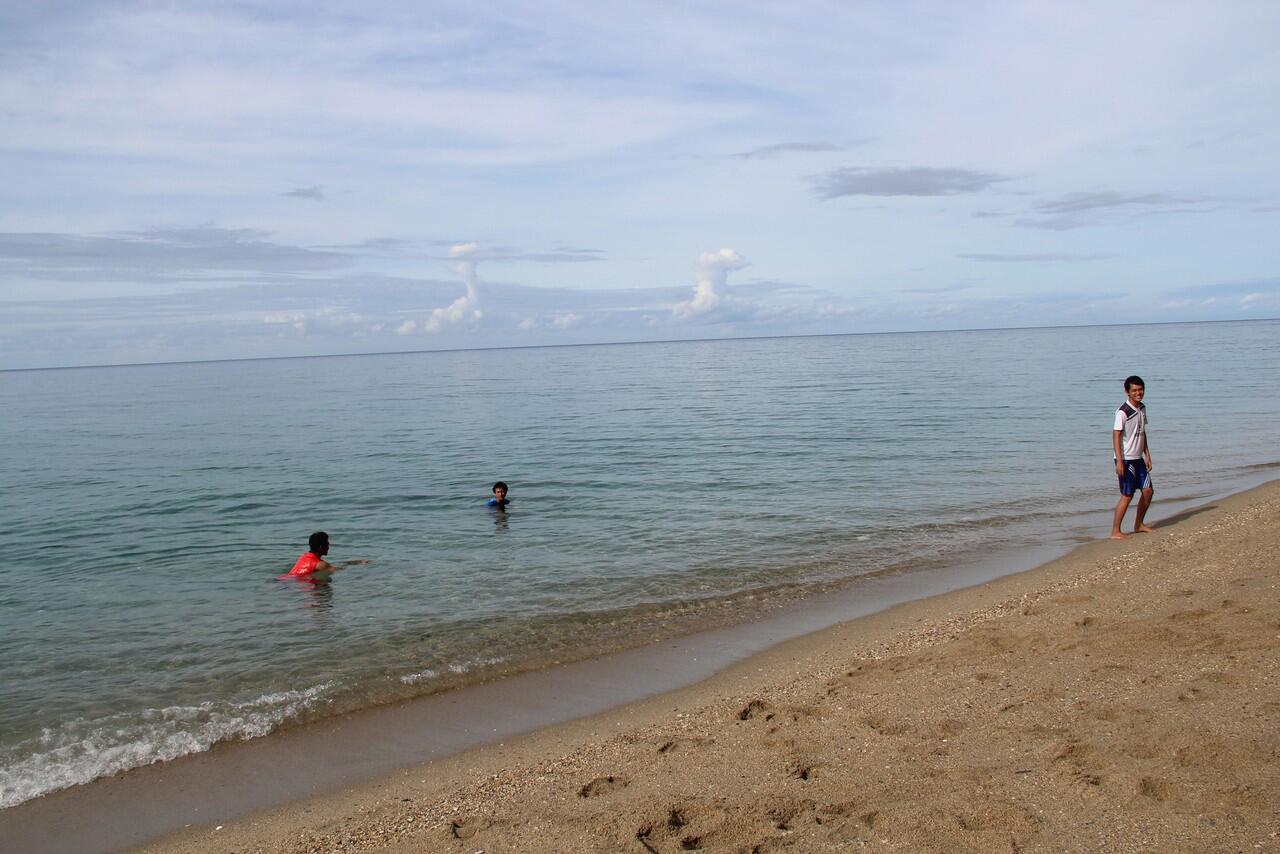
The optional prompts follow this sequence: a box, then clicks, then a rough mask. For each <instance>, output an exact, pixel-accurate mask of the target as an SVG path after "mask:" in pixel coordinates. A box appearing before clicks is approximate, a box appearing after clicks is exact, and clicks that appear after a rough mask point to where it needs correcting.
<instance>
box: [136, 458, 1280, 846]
mask: <svg viewBox="0 0 1280 854" xmlns="http://www.w3.org/2000/svg"><path fill="white" fill-rule="evenodd" d="M1157 509H1158V505H1157ZM1100 522H1105V520H1100ZM1278 554H1280V484H1277V483H1272V484H1269V485H1267V486H1264V487H1262V488H1260V489H1258V490H1254V491H1252V492H1250V493H1247V494H1245V495H1242V496H1236V497H1234V498H1232V499H1228V500H1227V501H1224V502H1220V503H1219V505H1218V506H1215V507H1210V508H1206V509H1205V510H1203V511H1201V512H1197V513H1193V514H1189V515H1188V518H1186V519H1184V520H1182V521H1180V522H1178V523H1177V524H1174V525H1172V526H1165V527H1163V528H1162V529H1161V530H1160V531H1159V532H1157V533H1156V534H1154V535H1150V536H1145V537H1140V538H1134V539H1132V540H1129V541H1126V542H1120V543H1110V542H1100V543H1096V544H1092V545H1089V546H1086V547H1085V548H1083V549H1081V550H1079V551H1077V552H1076V553H1074V554H1072V555H1071V556H1069V557H1067V558H1064V559H1063V560H1060V561H1055V562H1054V563H1052V564H1050V565H1048V566H1046V567H1043V568H1041V569H1038V570H1035V571H1033V572H1030V573H1024V574H1022V575H1020V576H1016V577H1013V578H1008V579H1002V580H1000V581H998V582H995V583H992V584H988V585H984V586H982V587H980V588H974V589H971V590H967V591H961V592H959V593H955V594H949V595H947V596H943V597H938V598H936V599H932V600H927V601H924V602H918V603H912V604H910V605H906V606H902V607H900V608H896V609H894V610H893V611H891V612H887V613H885V614H881V615H877V616H875V617H871V618H867V619H864V620H858V621H855V622H853V623H850V624H847V625H844V626H840V627H836V628H834V629H831V630H828V631H825V632H822V633H819V634H817V635H814V636H810V637H808V638H804V639H801V640H799V641H795V642H792V643H789V644H786V645H784V646H782V647H780V648H778V649H776V650H773V651H771V652H769V653H767V654H765V655H763V656H759V657H757V658H755V659H752V660H751V661H750V662H748V663H746V664H744V665H741V666H738V667H735V668H732V669H731V670H730V671H728V672H726V673H724V674H722V675H720V676H718V677H716V678H715V679H712V680H710V681H708V682H706V683H703V684H701V685H698V686H695V687H694V688H691V689H687V690H685V691H680V692H676V693H674V694H671V695H667V696H664V697H660V698H656V699H654V700H652V701H647V702H645V703H641V704H637V705H635V706H633V707H628V708H627V709H624V710H620V711H618V712H614V713H612V714H608V715H602V716H597V717H596V718H593V719H590V720H586V721H580V722H576V723H574V724H570V725H566V726H564V727H558V728H556V729H554V730H551V731H547V732H544V733H539V734H536V735H533V736H530V737H528V738H526V739H524V740H522V741H520V742H519V743H515V744H509V745H499V746H494V747H491V748H486V749H484V750H480V751H475V752H473V753H471V754H467V755H464V756H460V757H456V758H455V759H451V760H448V761H446V762H437V763H433V764H431V765H427V766H423V767H420V768H418V769H414V770H412V771H409V772H405V773H403V774H399V775H396V776H395V777H393V778H391V779H389V780H385V781H381V782H379V783H377V784H375V785H371V786H368V787H364V788H362V789H359V790H355V791H352V792H348V793H345V794H343V795H341V796H339V797H336V798H326V799H318V800H317V801H313V802H310V803H305V804H299V805H295V806H293V807H289V808H286V809H284V810H280V811H276V812H274V813H270V814H267V815H262V816H258V817H255V818H254V819H251V820H248V821H246V822H244V823H241V824H239V825H237V826H234V827H227V828H224V829H222V830H218V831H214V830H212V829H208V828H206V829H196V830H193V831H191V832H189V833H188V834H187V835H186V836H183V837H179V838H175V839H170V840H167V841H166V842H164V843H163V844H161V845H158V846H155V850H179V851H210V850H217V851H230V850H234V851H336V850H344V851H363V850H388V851H395V852H410V851H467V852H475V851H485V852H489V854H492V852H515V851H521V852H525V851H635V852H645V851H651V852H659V851H660V852H666V851H685V850H714V851H743V852H752V851H761V852H764V851H782V850H789V851H835V850H862V849H870V850H886V851H887V850H896V851H975V852H1000V851H1010V852H1013V851H1259V850H1264V851H1265V850H1269V851H1280V668H1278V667H1277V658H1278V651H1280V596H1278V593H1280V591H1278V587H1277V585H1278V583H1280V566H1278V563H1280V561H1278V560H1277V555H1278Z"/></svg>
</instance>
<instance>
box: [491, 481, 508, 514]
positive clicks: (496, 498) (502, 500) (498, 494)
mask: <svg viewBox="0 0 1280 854" xmlns="http://www.w3.org/2000/svg"><path fill="white" fill-rule="evenodd" d="M510 503H511V502H510V501H509V500H507V485H506V484H505V483H503V482H502V481H498V482H497V483H495V484H494V485H493V497H492V498H490V499H489V500H488V502H487V503H486V504H485V506H486V507H493V508H495V509H497V510H506V509H507V505H508V504H510Z"/></svg>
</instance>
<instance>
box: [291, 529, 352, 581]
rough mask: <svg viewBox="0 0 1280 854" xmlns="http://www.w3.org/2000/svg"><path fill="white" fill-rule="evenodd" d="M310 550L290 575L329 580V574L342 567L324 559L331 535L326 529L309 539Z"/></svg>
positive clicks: (299, 559) (306, 578)
mask: <svg viewBox="0 0 1280 854" xmlns="http://www.w3.org/2000/svg"><path fill="white" fill-rule="evenodd" d="M307 548H308V549H309V551H308V552H307V553H306V554H304V555H302V557H300V558H298V561H297V563H295V564H294V565H293V569H291V570H289V575H291V576H293V577H294V578H298V579H301V580H303V581H327V580H328V579H329V576H331V575H333V573H335V572H337V571H338V570H339V569H341V568H342V567H339V566H334V565H333V564H331V563H329V562H328V561H327V560H325V559H324V556H325V555H327V554H328V553H329V535H328V534H326V533H325V532H324V531H316V532H315V533H314V534H312V535H311V537H310V539H308V540H307Z"/></svg>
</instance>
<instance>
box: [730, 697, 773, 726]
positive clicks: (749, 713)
mask: <svg viewBox="0 0 1280 854" xmlns="http://www.w3.org/2000/svg"><path fill="white" fill-rule="evenodd" d="M772 709H773V706H770V705H769V704H768V703H766V702H765V701H764V700H752V701H751V702H750V703H747V704H746V705H745V706H743V707H742V711H740V712H738V720H740V721H749V720H752V719H753V718H759V717H763V718H764V719H765V720H766V721H767V720H772V719H773V713H772V711H771V710H772Z"/></svg>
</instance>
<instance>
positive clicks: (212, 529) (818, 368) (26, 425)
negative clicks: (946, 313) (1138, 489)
mask: <svg viewBox="0 0 1280 854" xmlns="http://www.w3.org/2000/svg"><path fill="white" fill-rule="evenodd" d="M1131 373H1136V374H1139V375H1141V376H1142V377H1143V378H1144V380H1145V382H1146V389H1147V406H1148V412H1149V420H1150V437H1151V445H1152V452H1153V457H1154V463H1155V465H1154V473H1153V474H1154V482H1155V486H1156V502H1155V505H1154V507H1153V510H1152V512H1151V519H1152V520H1154V521H1156V522H1157V523H1158V522H1159V520H1160V518H1161V517H1162V515H1165V514H1166V513H1167V512H1168V511H1167V510H1165V511H1163V512H1162V506H1161V505H1162V503H1164V506H1165V507H1166V508H1167V507H1170V506H1172V505H1173V503H1175V502H1182V503H1183V504H1187V503H1188V502H1192V503H1194V502H1196V501H1208V500H1211V499H1212V498H1214V497H1215V496H1221V495H1224V494H1227V493H1230V492H1235V491H1238V490H1241V489H1244V488H1246V487H1248V486H1252V485H1255V484H1257V483H1261V482H1263V481H1265V480H1268V479H1271V478H1274V477H1276V476H1277V472H1278V471H1280V451H1278V450H1277V449H1280V393H1277V391H1276V390H1277V389H1280V321H1250V322H1238V323H1237V322H1219V323H1191V324H1164V325H1137V326H1107V327H1072V328H1038V329H1011V330H983V331H956V332H921V333H901V334H864V335H843V336H820V337H796V338H769V339H742V340H715V341H683V342H665V343H642V344H617V345H600V346H575V347H547V348H529V349H505V350H474V351H454V352H420V353H399V354H389V355H368V356H335V357H322V358H296V359H268V360H246V361H224V362H204V363H182V364H161V365H133V366H121V367H102V368H75V369H57V370H31V371H8V372H2V373H0V407H2V411H3V413H4V415H3V419H2V426H0V438H2V439H3V441H2V442H0V471H2V472H3V482H2V483H0V490H2V494H3V500H2V501H0V543H2V544H3V549H2V551H0V808H3V807H10V806H13V805H15V804H18V803H21V802H23V801H26V800H29V799H32V798H36V797H39V796H41V795H43V794H46V793H49V792H52V791H55V790H57V789H61V788H65V787H68V786H73V785H77V784H82V783H86V782H89V781H91V780H94V779H95V778H98V777H102V776H106V775H112V774H116V773H118V772H121V771H125V770H128V769H130V768H134V767H137V766H142V765H147V764H150V763H153V762H157V761H162V760H168V759H173V758H175V757H179V756H182V755H184V754H190V753H196V752H200V751H205V750H208V749H209V748H210V747H211V746H212V745H214V744H216V743H218V742H220V741H224V740H229V739H247V738H254V737H261V736H266V735H268V734H269V733H271V732H272V731H274V730H277V729H279V728H282V727H291V726H295V725H298V724H301V723H304V722H307V721H312V720H315V719H317V718H321V717H325V716H330V715H336V714H341V713H346V712H352V711H356V710H360V709H363V708H366V707H370V706H376V705H379V704H385V703H391V702H395V701H399V700H403V699H406V698H410V697H415V696H419V695H424V694H429V693H435V692H441V691H448V690H451V689H454V688H457V687H459V686H462V685H466V684H470V683H474V682H477V681H481V680H489V679H494V678H498V677H501V676H502V675H504V674H509V673H514V672H518V671H522V670H529V669H533V668H540V667H545V666H547V665H549V664H552V663H555V662H564V661H571V660H576V659H582V658H585V657H590V656H594V655H599V654H601V653H603V652H606V651H610V650H614V649H618V648H622V647H627V646H634V645H637V644H641V643H645V642H649V641H653V640H657V639H661V638H665V637H671V636H675V635H679V634H684V633H688V632H692V631H696V630H698V629H700V628H706V627H710V626H715V625H720V624H724V623H728V622H736V621H743V620H749V619H751V618H752V617H753V616H755V615H758V614H761V613H763V612H765V611H767V610H769V609H770V608H774V607H777V606H778V603H781V602H787V603H795V602H796V601H797V600H803V598H804V597H805V596H807V595H810V594H812V593H814V592H815V591H819V590H827V589H830V588H831V587H833V586H845V587H850V586H851V587H852V589H854V590H855V591H856V585H857V584H858V579H859V578H864V577H866V576H872V575H876V574H878V573H886V572H893V573H910V572H912V571H913V570H914V569H920V568H926V567H927V568H930V569H931V571H932V570H936V569H937V568H939V567H943V568H945V567H946V566H948V565H949V564H950V563H952V562H959V561H962V560H970V561H971V560H973V559H974V557H975V556H978V557H979V558H981V556H983V555H987V554H995V553H998V552H1008V551H1010V550H1013V551H1016V550H1018V549H1019V548H1025V547H1026V546H1028V544H1035V545H1037V546H1043V545H1051V546H1058V547H1061V548H1062V549H1063V550H1066V549H1068V548H1070V547H1071V546H1072V545H1074V544H1076V543H1080V542H1084V541H1088V540H1093V539H1098V538H1101V537H1105V536H1106V535H1107V534H1108V532H1109V527H1110V514H1111V510H1112V508H1113V507H1114V504H1115V500H1116V485H1115V484H1116V481H1115V474H1114V468H1113V463H1112V459H1111V427H1112V418H1113V415H1114V411H1115V409H1116V407H1117V406H1118V405H1119V404H1120V403H1121V402H1122V401H1123V399H1124V395H1123V388H1122V381H1123V379H1124V377H1125V376H1126V375H1128V374H1131ZM496 480H503V481H506V482H507V483H508V484H510V498H511V500H512V503H511V505H510V507H509V508H508V510H507V511H505V512H498V511H494V510H491V509H489V508H487V507H486V506H485V503H486V500H487V499H488V498H489V497H490V487H491V485H492V483H493V482H494V481H496ZM1131 513H1132V511H1131ZM1131 519H1132V516H1130V521H1131ZM317 530H323V531H326V532H328V533H329V535H330V537H331V540H332V550H331V552H330V555H329V558H330V559H331V560H333V561H335V562H337V563H343V562H345V561H354V560H359V561H366V562H365V563H360V564H358V565H355V566H351V567H349V568H347V569H344V570H342V571H341V572H339V573H338V574H336V575H335V576H334V578H333V580H332V581H331V583H329V584H327V585H313V584H307V583H301V582H298V581H295V580H291V579H288V578H284V579H282V578H280V576H281V575H282V574H284V573H286V572H287V571H288V570H289V568H290V567H291V566H292V564H293V562H294V560H295V559H296V558H297V557H298V556H299V555H300V554H301V553H302V552H304V551H306V548H307V538H308V536H309V535H310V534H311V533H312V532H313V531H317Z"/></svg>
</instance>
